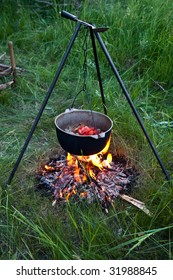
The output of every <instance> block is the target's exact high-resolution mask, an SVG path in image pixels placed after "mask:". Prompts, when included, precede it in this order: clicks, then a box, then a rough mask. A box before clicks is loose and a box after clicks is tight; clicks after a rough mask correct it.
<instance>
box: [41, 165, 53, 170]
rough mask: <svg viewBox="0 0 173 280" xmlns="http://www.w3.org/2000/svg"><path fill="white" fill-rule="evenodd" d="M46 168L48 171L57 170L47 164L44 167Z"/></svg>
mask: <svg viewBox="0 0 173 280" xmlns="http://www.w3.org/2000/svg"><path fill="white" fill-rule="evenodd" d="M44 168H45V169H46V170H55V168H54V167H53V166H50V165H47V164H46V165H45V166H44Z"/></svg>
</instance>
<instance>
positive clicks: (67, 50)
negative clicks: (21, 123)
mask: <svg viewBox="0 0 173 280" xmlns="http://www.w3.org/2000/svg"><path fill="white" fill-rule="evenodd" d="M80 27H81V23H78V25H77V27H76V30H75V32H74V34H73V36H72V38H71V41H70V43H69V45H68V47H67V49H66V51H65V53H64V56H63V58H62V61H61V63H60V66H59V68H58V71H57V73H56V75H55V77H54V79H53V81H52V84H51V85H50V87H49V90H48V92H47V95H46V97H45V99H44V101H43V103H42V106H41V108H40V110H39V112H38V115H37V116H36V118H35V121H34V123H33V125H32V127H31V130H30V132H29V134H28V137H27V139H26V141H25V144H24V146H23V148H22V150H21V152H20V154H19V157H18V159H17V161H16V163H15V165H14V168H13V170H12V172H11V174H10V176H9V179H8V181H7V185H10V184H11V181H12V179H13V177H14V175H15V172H16V170H17V168H18V166H19V164H20V161H21V159H22V157H23V155H24V153H25V151H26V148H27V146H28V144H29V142H30V140H31V137H32V135H33V133H34V131H35V129H36V126H37V124H38V122H39V120H40V117H41V115H42V113H43V111H44V109H45V107H46V104H47V102H48V100H49V97H50V95H51V93H52V91H53V89H54V87H55V84H56V82H57V80H58V77H59V75H60V73H61V71H62V68H63V66H64V64H65V62H66V59H67V57H68V54H69V52H70V50H71V48H72V46H73V43H74V41H75V39H76V37H77V34H78V32H79V29H80Z"/></svg>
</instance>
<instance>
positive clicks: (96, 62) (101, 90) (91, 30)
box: [90, 27, 107, 115]
mask: <svg viewBox="0 0 173 280" xmlns="http://www.w3.org/2000/svg"><path fill="white" fill-rule="evenodd" d="M90 36H91V41H92V47H93V53H94V59H95V65H96V69H97V77H98V82H99V86H100V92H101V98H102V104H103V109H104V113H105V115H107V108H106V102H105V97H104V92H103V85H102V79H101V74H100V67H99V61H98V57H97V49H96V43H95V38H94V32H93V29H92V28H91V27H90Z"/></svg>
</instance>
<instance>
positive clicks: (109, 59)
mask: <svg viewBox="0 0 173 280" xmlns="http://www.w3.org/2000/svg"><path fill="white" fill-rule="evenodd" d="M95 35H96V38H97V40H98V41H99V43H100V46H101V48H102V50H103V52H104V54H105V56H106V58H107V60H108V62H109V64H110V66H111V68H112V70H113V72H114V74H115V76H116V78H117V80H118V82H119V84H120V86H121V88H122V90H123V93H124V95H125V97H126V99H127V101H128V103H129V105H130V107H131V109H132V111H133V113H134V115H135V117H136V119H137V121H138V123H139V125H140V127H141V129H142V131H143V133H144V135H145V137H146V139H147V141H148V143H149V145H150V147H151V149H152V151H153V153H154V155H155V157H156V159H157V161H158V163H159V165H160V167H161V169H162V171H163V173H164V174H165V177H166V179H167V180H168V181H169V180H170V179H171V178H170V176H169V174H168V172H167V170H166V169H165V167H164V165H163V163H162V161H161V159H160V157H159V155H158V153H157V151H156V148H155V147H154V145H153V143H152V141H151V139H150V137H149V135H148V133H147V131H146V129H145V127H144V125H143V123H142V120H141V118H140V116H139V114H138V112H137V110H136V108H135V106H134V104H133V102H132V100H131V98H130V96H129V94H128V92H127V90H126V88H125V85H124V83H123V81H122V79H121V77H120V75H119V73H118V71H117V69H116V67H115V65H114V63H113V61H112V58H111V56H110V55H109V53H108V51H107V49H106V46H105V44H104V43H103V41H102V39H101V36H100V34H99V33H98V32H95Z"/></svg>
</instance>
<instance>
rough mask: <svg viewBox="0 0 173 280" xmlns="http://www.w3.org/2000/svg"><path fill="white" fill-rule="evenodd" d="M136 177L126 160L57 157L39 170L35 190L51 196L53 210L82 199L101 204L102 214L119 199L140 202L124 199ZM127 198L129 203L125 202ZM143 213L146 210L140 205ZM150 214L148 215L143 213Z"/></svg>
mask: <svg viewBox="0 0 173 280" xmlns="http://www.w3.org/2000/svg"><path fill="white" fill-rule="evenodd" d="M135 176H136V171H135V170H134V168H133V167H129V166H128V165H127V162H126V160H124V159H123V160H122V159H121V158H118V157H115V156H113V157H112V155H110V154H109V153H108V154H107V157H106V156H105V155H104V154H102V153H101V154H97V155H92V156H84V157H83V156H74V155H71V154H69V153H68V154H67V156H65V155H60V156H57V157H55V158H53V159H51V160H50V162H48V163H47V164H46V165H44V166H43V167H42V168H41V171H40V172H39V174H38V176H37V178H38V180H39V184H38V188H40V189H44V190H46V191H48V192H49V193H51V194H52V196H53V203H52V205H53V206H54V205H55V204H56V203H57V202H63V203H66V202H67V201H69V200H70V199H71V197H74V198H75V200H76V201H81V200H83V199H85V200H86V201H87V202H88V203H93V202H94V201H100V203H101V206H102V208H103V210H104V211H105V212H108V209H109V207H110V206H111V205H113V202H114V201H115V200H116V199H117V197H120V198H121V199H124V200H126V201H128V202H131V203H132V204H134V205H135V206H137V204H138V205H139V204H140V203H139V201H137V200H135V199H133V198H130V197H128V196H127V193H128V192H129V191H130V189H131V185H132V182H133V181H134V178H135ZM128 198H129V199H128ZM141 205H142V206H143V207H142V206H141V207H139V208H140V209H142V210H145V207H144V204H143V203H142V202H141ZM145 213H147V214H149V212H147V211H145Z"/></svg>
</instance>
